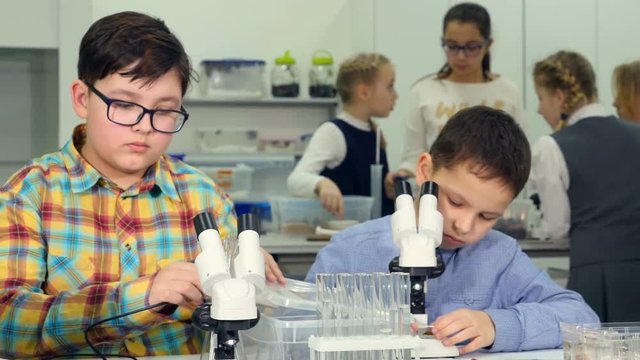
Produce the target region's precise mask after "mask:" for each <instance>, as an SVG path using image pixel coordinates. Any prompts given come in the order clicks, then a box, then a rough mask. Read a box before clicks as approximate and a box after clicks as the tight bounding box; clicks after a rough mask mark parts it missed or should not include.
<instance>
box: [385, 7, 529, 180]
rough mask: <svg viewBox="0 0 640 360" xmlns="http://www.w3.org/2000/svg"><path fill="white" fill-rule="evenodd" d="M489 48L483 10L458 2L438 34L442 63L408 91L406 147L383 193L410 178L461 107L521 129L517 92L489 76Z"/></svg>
mask: <svg viewBox="0 0 640 360" xmlns="http://www.w3.org/2000/svg"><path fill="white" fill-rule="evenodd" d="M492 43H493V39H492V38H491V18H490V17H489V13H488V12H487V10H486V9H485V8H484V7H482V6H480V5H477V4H472V3H461V4H458V5H455V6H453V7H452V8H450V9H449V10H448V11H447V13H446V15H445V17H444V22H443V35H442V48H443V49H444V53H445V55H446V58H447V62H446V63H445V64H444V66H443V67H442V68H441V69H440V70H439V71H438V72H437V73H435V74H430V75H427V76H425V77H423V78H421V79H419V80H418V81H417V82H416V83H415V84H414V85H413V87H412V89H411V95H410V99H411V100H410V101H411V102H410V105H409V106H410V110H409V118H408V121H407V123H406V134H405V141H404V144H405V148H404V152H403V154H402V159H401V164H400V170H399V171H398V172H393V173H389V174H388V175H387V177H386V182H385V185H386V186H387V189H388V191H390V189H392V188H393V182H394V179H395V178H396V177H398V176H403V177H406V176H413V171H412V169H415V165H416V163H417V159H418V155H419V154H421V153H423V152H425V151H428V150H429V147H430V146H431V144H432V143H433V141H434V140H435V138H436V137H437V136H438V134H439V133H440V130H441V129H442V127H443V126H444V125H445V124H446V122H447V120H449V118H450V117H451V116H453V115H454V114H455V113H456V112H458V110H460V109H462V108H465V107H469V106H473V105H486V106H490V107H493V108H497V109H501V110H504V111H506V112H507V113H509V114H510V115H511V116H513V117H514V118H515V119H516V121H518V122H519V123H520V124H521V125H522V119H523V110H522V98H521V95H520V92H519V91H518V89H517V88H516V87H515V85H514V84H513V83H512V82H511V81H509V80H507V79H505V78H504V77H502V76H499V75H497V74H494V73H492V72H491V61H490V54H489V50H490V48H491V45H492Z"/></svg>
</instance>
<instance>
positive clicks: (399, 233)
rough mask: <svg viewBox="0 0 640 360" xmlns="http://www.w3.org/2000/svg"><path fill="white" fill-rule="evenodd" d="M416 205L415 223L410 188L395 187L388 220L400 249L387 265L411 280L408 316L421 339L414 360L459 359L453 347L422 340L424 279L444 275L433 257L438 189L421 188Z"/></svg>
mask: <svg viewBox="0 0 640 360" xmlns="http://www.w3.org/2000/svg"><path fill="white" fill-rule="evenodd" d="M420 193H421V194H420V201H419V213H418V219H417V220H418V221H416V211H415V205H414V199H413V195H412V194H411V187H410V185H409V184H408V183H407V182H406V181H402V182H399V183H397V184H396V201H395V205H396V211H395V212H394V213H393V215H392V216H391V228H392V231H393V240H394V242H395V244H396V245H397V246H398V247H399V248H400V256H399V259H398V264H394V261H395V259H394V261H392V263H391V264H390V265H389V269H390V270H391V271H403V272H408V273H409V274H410V279H411V304H410V306H411V314H412V316H413V318H414V321H415V323H416V325H417V326H418V334H419V335H418V336H420V337H423V339H422V341H421V346H420V347H419V348H417V349H416V352H415V354H414V357H415V358H416V359H419V358H429V357H449V356H458V355H459V353H458V349H457V347H455V346H449V347H445V346H444V345H442V342H440V341H439V340H436V339H435V338H433V336H427V337H424V336H422V335H421V334H424V333H425V331H426V329H427V328H428V320H429V319H428V316H427V313H426V310H425V296H426V292H427V282H426V281H427V278H428V277H432V278H434V277H438V276H440V275H441V274H442V272H443V271H444V264H443V263H442V261H441V259H439V258H438V257H437V256H436V248H437V247H439V246H440V244H441V243H442V232H443V218H442V214H441V213H440V212H439V211H438V185H437V184H436V183H434V182H430V181H428V182H425V183H424V184H422V189H421V192H420Z"/></svg>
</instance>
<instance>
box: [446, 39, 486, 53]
mask: <svg viewBox="0 0 640 360" xmlns="http://www.w3.org/2000/svg"><path fill="white" fill-rule="evenodd" d="M487 44H489V40H485V41H473V42H468V43H466V44H464V45H458V44H456V43H454V42H451V41H446V40H444V39H442V48H443V49H444V52H445V53H446V54H447V55H458V54H459V53H460V51H462V52H464V55H465V56H468V57H473V56H478V54H480V52H481V51H482V49H483V48H484V47H485V46H487Z"/></svg>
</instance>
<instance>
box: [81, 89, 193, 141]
mask: <svg viewBox="0 0 640 360" xmlns="http://www.w3.org/2000/svg"><path fill="white" fill-rule="evenodd" d="M85 84H86V85H87V86H88V87H89V89H90V90H91V91H92V92H93V93H94V94H96V95H98V97H99V98H100V99H101V100H102V101H104V103H105V104H107V119H109V121H111V122H113V123H116V124H118V125H123V126H134V125H136V124H137V123H139V122H140V121H141V120H142V118H143V117H144V115H145V114H149V119H150V121H151V127H152V128H153V129H154V130H155V131H158V132H161V133H166V134H173V133H177V132H178V131H180V129H182V126H184V123H185V122H186V121H187V119H188V118H189V113H187V111H186V110H185V108H184V107H183V106H180V111H178V110H170V109H147V108H146V107H144V106H142V105H140V104H136V103H134V102H131V101H124V100H118V99H111V98H109V97H108V96H106V95H105V94H103V93H101V92H100V91H98V89H96V88H95V87H94V86H93V85H91V84H89V83H87V82H85Z"/></svg>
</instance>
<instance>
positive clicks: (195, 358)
mask: <svg viewBox="0 0 640 360" xmlns="http://www.w3.org/2000/svg"><path fill="white" fill-rule="evenodd" d="M138 359H141V360H143V359H144V360H178V359H185V360H199V359H200V355H184V356H155V357H141V358H138ZM447 359H450V358H447ZM455 359H460V360H472V359H495V360H498V359H502V360H507V359H508V360H511V359H527V360H562V359H563V353H562V349H553V350H537V351H523V352H510V353H471V354H467V355H462V356H458V357H456V358H455ZM297 360H298V359H297ZM300 360H304V359H300Z"/></svg>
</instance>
